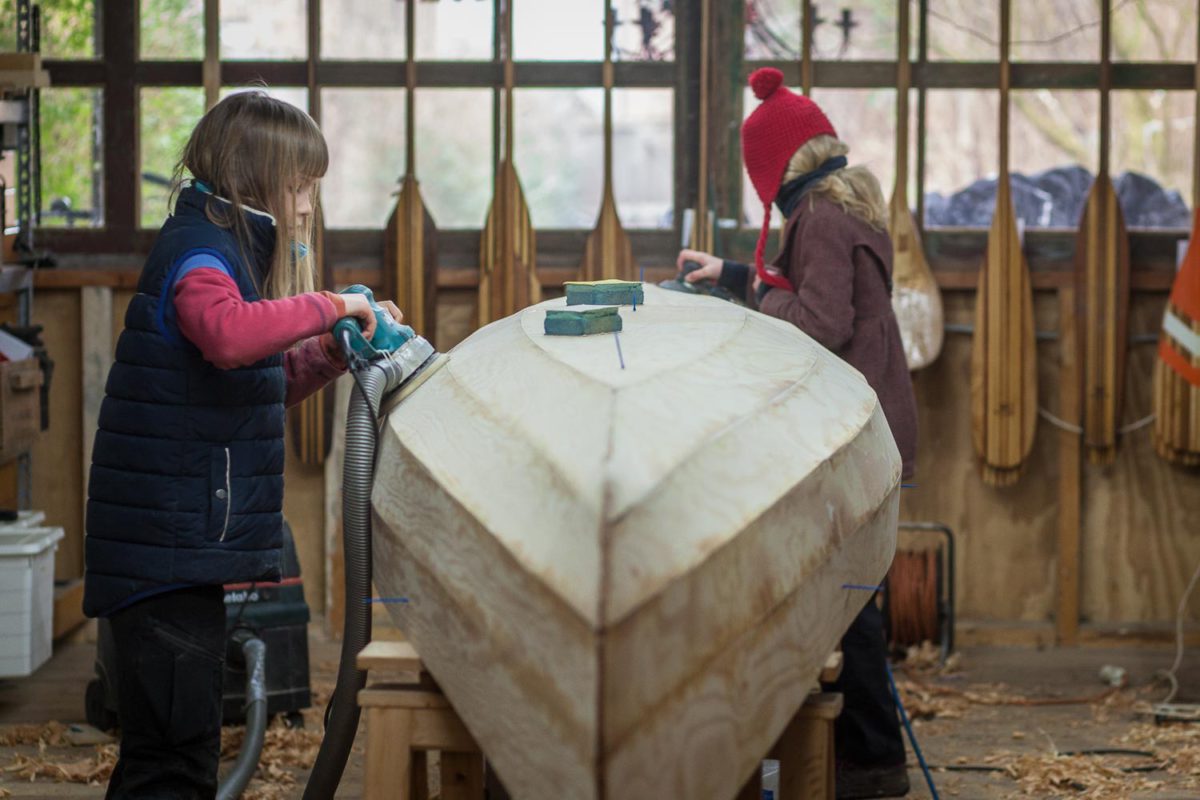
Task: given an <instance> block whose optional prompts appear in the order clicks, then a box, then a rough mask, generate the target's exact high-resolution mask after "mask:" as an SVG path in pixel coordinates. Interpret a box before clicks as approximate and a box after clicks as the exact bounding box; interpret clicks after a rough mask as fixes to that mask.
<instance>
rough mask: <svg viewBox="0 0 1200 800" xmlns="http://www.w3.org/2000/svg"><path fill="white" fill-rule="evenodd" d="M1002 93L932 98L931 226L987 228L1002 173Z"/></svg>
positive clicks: (940, 93)
mask: <svg viewBox="0 0 1200 800" xmlns="http://www.w3.org/2000/svg"><path fill="white" fill-rule="evenodd" d="M999 97H1000V95H999V92H988V91H977V90H967V91H956V90H954V91H946V90H931V91H930V92H929V93H928V94H927V95H926V100H925V104H926V119H927V120H929V123H928V124H927V125H926V128H925V150H926V153H927V154H928V156H927V157H926V159H925V224H926V225H928V226H938V225H949V226H966V227H979V228H986V227H988V226H989V225H990V224H991V221H992V212H993V211H994V210H995V207H996V174H997V173H998V172H999V170H1000V132H999V127H1000V110H999V109H1000V103H999Z"/></svg>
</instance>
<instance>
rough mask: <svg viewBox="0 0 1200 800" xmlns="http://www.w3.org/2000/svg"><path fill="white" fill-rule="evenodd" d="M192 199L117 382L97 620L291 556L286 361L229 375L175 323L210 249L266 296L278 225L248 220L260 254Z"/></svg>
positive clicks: (96, 500) (101, 521) (168, 227)
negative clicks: (181, 294)
mask: <svg viewBox="0 0 1200 800" xmlns="http://www.w3.org/2000/svg"><path fill="white" fill-rule="evenodd" d="M223 202H224V201H222V200H220V199H218V198H216V197H213V196H212V195H210V194H206V193H204V192H201V191H199V190H197V189H195V188H191V187H189V188H185V189H183V190H182V192H181V193H180V195H179V197H178V199H177V201H176V204H175V211H174V214H173V215H172V216H171V217H170V218H169V219H168V220H167V222H166V224H164V225H163V227H162V231H161V232H160V233H159V235H158V239H157V241H156V242H155V245H154V248H153V250H151V252H150V256H149V257H148V258H147V260H146V265H145V267H144V268H143V269H142V274H141V278H140V280H139V281H138V293H137V295H136V296H135V297H134V298H133V300H132V301H131V302H130V304H129V311H128V313H127V314H126V315H125V329H124V330H123V331H122V332H121V336H120V338H119V339H118V341H117V352H116V360H115V363H114V364H113V367H112V370H111V371H110V372H109V374H108V383H107V384H106V386H105V398H104V402H103V404H102V405H101V407H100V420H99V430H98V431H97V433H96V442H95V447H94V448H93V450H92V468H91V478H90V481H89V484H88V503H87V537H86V539H85V550H84V554H85V564H86V574H85V581H84V595H83V609H84V613H86V614H87V615H88V616H104V615H106V614H108V613H110V612H112V611H113V610H115V609H118V608H120V607H123V606H124V605H127V604H129V603H130V602H133V601H135V600H136V599H138V598H140V597H142V596H148V595H150V594H153V593H155V592H156V591H162V590H164V589H167V588H171V587H175V586H180V585H209V584H222V583H235V582H239V583H240V582H247V581H269V580H278V579H279V574H280V562H281V557H282V530H283V515H282V509H283V465H284V441H283V437H284V396H285V392H286V388H287V387H286V381H285V378H284V374H283V358H282V356H281V355H273V356H270V357H269V358H265V359H263V360H262V361H259V362H257V363H255V364H252V365H250V366H248V367H242V368H238V369H229V370H224V369H218V368H217V367H215V366H213V365H212V364H210V363H209V362H207V361H205V360H204V358H203V357H202V356H201V355H200V351H199V350H197V349H196V348H195V347H194V346H193V345H192V344H191V343H189V342H188V341H187V340H186V339H182V338H181V337H180V336H179V334H178V331H177V329H176V328H175V326H174V322H173V308H174V307H173V304H172V303H170V302H168V303H165V304H164V303H162V302H161V299H162V297H163V296H164V294H165V295H166V296H167V297H168V299H169V298H170V297H171V293H173V291H174V281H175V272H176V270H177V269H178V267H179V265H180V264H181V262H182V261H183V259H184V258H185V257H186V256H188V255H192V254H195V253H196V252H197V251H207V252H209V253H210V254H211V255H213V256H215V257H217V258H218V259H220V260H221V261H222V262H223V263H224V264H225V265H226V267H227V268H228V269H229V271H230V272H231V274H232V275H233V276H234V278H235V280H236V281H237V284H238V288H239V289H240V290H241V293H242V297H243V298H244V299H246V300H247V301H254V300H258V299H259V295H258V292H257V290H256V288H255V281H254V280H253V279H252V277H251V274H250V270H254V271H255V274H256V275H257V276H259V279H260V280H259V283H260V285H261V277H262V276H263V275H265V274H266V270H267V268H268V266H269V264H270V260H271V255H272V253H273V252H274V248H275V235H276V234H275V225H274V222H273V221H272V220H271V219H270V218H269V217H266V216H265V215H261V214H255V213H253V212H243V213H244V214H245V217H246V222H247V223H248V225H249V227H250V232H251V239H252V246H251V247H250V248H249V251H248V252H245V253H243V251H242V248H241V247H239V245H238V242H237V239H236V238H235V235H234V234H233V233H232V232H231V231H229V230H225V229H223V228H221V227H220V226H218V225H215V224H214V223H212V222H211V221H210V220H209V219H208V217H207V216H206V214H205V206H206V204H208V203H223Z"/></svg>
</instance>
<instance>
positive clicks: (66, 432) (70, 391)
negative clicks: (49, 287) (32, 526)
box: [32, 289, 83, 580]
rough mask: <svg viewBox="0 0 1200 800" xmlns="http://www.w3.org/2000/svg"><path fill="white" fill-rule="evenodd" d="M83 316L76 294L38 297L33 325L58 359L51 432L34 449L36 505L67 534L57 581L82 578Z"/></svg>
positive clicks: (53, 293)
mask: <svg viewBox="0 0 1200 800" xmlns="http://www.w3.org/2000/svg"><path fill="white" fill-rule="evenodd" d="M81 316H82V315H81V304H80V297H79V291H78V290H77V289H67V290H60V291H42V292H38V294H37V297H36V299H35V301H34V304H33V321H34V323H35V324H39V325H44V326H45V330H43V332H42V340H43V341H44V342H45V343H46V349H47V351H48V352H49V353H50V357H51V358H52V359H54V378H53V382H52V384H51V387H50V429H49V430H47V431H43V433H42V435H41V436H40V437H39V438H38V440H37V443H36V444H35V445H34V447H33V454H32V455H33V499H32V502H33V507H34V508H39V509H42V510H44V511H45V512H46V524H48V525H54V526H61V527H62V528H63V533H64V538H63V540H62V541H61V542H59V545H58V553H57V554H56V556H55V560H54V576H55V579H57V580H69V579H71V578H78V577H80V576H81V575H83V473H82V470H81V469H80V465H81V463H82V459H83V419H82V414H81V408H82V402H83V384H82V375H83V372H82V369H81V361H80V346H79V343H80V331H81Z"/></svg>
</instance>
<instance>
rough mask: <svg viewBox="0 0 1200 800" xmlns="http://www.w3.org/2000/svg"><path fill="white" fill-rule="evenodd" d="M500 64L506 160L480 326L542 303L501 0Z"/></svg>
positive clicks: (486, 256)
mask: <svg viewBox="0 0 1200 800" xmlns="http://www.w3.org/2000/svg"><path fill="white" fill-rule="evenodd" d="M498 5H499V9H498V10H499V13H500V15H501V16H500V20H499V21H500V31H501V37H500V49H501V57H502V59H503V62H504V106H503V112H504V125H503V129H504V157H503V158H502V159H501V161H500V164H499V165H498V166H497V167H496V188H495V190H494V192H493V194H492V204H491V206H490V207H489V208H488V214H487V222H485V223H484V228H483V240H482V242H481V243H480V248H479V324H480V325H481V326H483V325H487V324H488V323H489V322H492V321H493V320H497V319H501V318H503V317H507V316H508V315H509V314H513V313H515V312H517V311H519V310H520V309H522V308H525V307H526V306H528V305H531V304H533V303H537V302H539V301H540V300H541V299H542V287H541V284H540V283H539V282H538V278H537V255H536V253H537V249H536V242H535V240H534V233H533V223H532V222H531V221H530V218H529V206H528V205H527V204H526V203H525V193H524V192H523V191H522V189H521V181H520V179H519V178H518V177H517V170H516V167H515V166H514V165H513V61H512V38H513V37H512V0H499V4H498Z"/></svg>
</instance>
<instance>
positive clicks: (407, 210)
mask: <svg viewBox="0 0 1200 800" xmlns="http://www.w3.org/2000/svg"><path fill="white" fill-rule="evenodd" d="M416 6H417V3H416V0H408V3H407V8H406V9H405V13H406V15H407V22H408V32H407V34H408V35H407V42H408V62H407V64H406V65H405V105H406V109H405V111H406V113H405V120H404V128H405V132H404V135H405V142H404V145H405V152H406V163H405V172H404V177H403V178H401V180H400V195H399V197H398V198H397V199H396V207H395V208H394V209H393V210H392V215H391V216H390V217H388V221H387V229H386V230H385V231H384V236H383V263H384V270H385V273H386V274H385V280H386V284H387V296H388V297H389V298H390V299H391V300H392V301H393V302H395V304H396V305H398V306H399V307H400V309H401V310H402V311H403V312H404V321H405V323H407V324H408V325H411V326H412V327H413V328H414V329H415V330H416V331H417V332H418V333H420V334H421V335H423V336H424V337H425V338H426V339H429V340H430V341H431V342H433V341H434V337H435V335H436V333H437V226H436V225H435V224H434V222H433V217H432V216H431V215H430V213H429V210H428V209H427V208H425V201H424V200H423V199H422V198H421V186H420V183H419V182H418V181H417V155H416V153H417V150H416V139H417V136H416V133H417V123H416V98H415V89H416V85H417V63H416V53H415V48H416V16H417V15H416ZM435 344H436V343H435Z"/></svg>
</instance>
